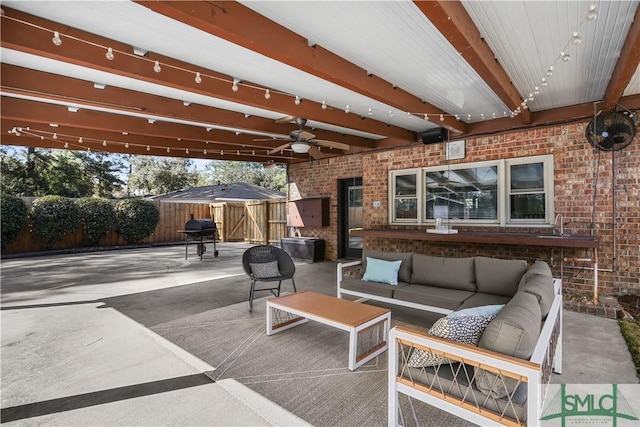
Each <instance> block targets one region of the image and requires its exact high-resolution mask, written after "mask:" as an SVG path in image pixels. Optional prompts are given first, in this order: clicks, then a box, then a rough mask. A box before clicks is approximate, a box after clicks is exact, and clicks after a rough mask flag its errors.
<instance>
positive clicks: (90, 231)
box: [76, 197, 115, 246]
mask: <svg viewBox="0 0 640 427" xmlns="http://www.w3.org/2000/svg"><path fill="white" fill-rule="evenodd" d="M76 204H77V205H78V219H79V220H80V223H81V224H82V238H83V240H84V244H85V245H86V246H98V245H99V244H100V240H102V238H103V237H104V236H106V235H107V233H108V232H109V230H111V229H112V228H113V226H114V224H115V211H114V209H113V205H112V204H111V202H109V200H107V199H104V198H98V197H83V198H81V199H78V200H76Z"/></svg>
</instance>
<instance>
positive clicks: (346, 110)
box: [344, 104, 351, 114]
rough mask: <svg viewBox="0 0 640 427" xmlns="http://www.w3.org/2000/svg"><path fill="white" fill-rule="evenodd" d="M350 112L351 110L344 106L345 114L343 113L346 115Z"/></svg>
mask: <svg viewBox="0 0 640 427" xmlns="http://www.w3.org/2000/svg"><path fill="white" fill-rule="evenodd" d="M350 111H351V110H350V109H349V104H347V106H346V107H345V109H344V112H345V113H347V114H349V112H350Z"/></svg>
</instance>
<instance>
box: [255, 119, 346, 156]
mask: <svg viewBox="0 0 640 427" xmlns="http://www.w3.org/2000/svg"><path fill="white" fill-rule="evenodd" d="M276 123H295V124H297V125H298V129H295V130H292V131H291V132H289V138H288V142H287V143H286V144H283V145H281V146H279V147H276V148H274V149H273V150H271V151H269V154H275V153H277V152H278V151H282V150H284V149H285V148H287V147H291V150H293V152H294V153H302V154H304V153H309V154H310V155H311V157H313V158H314V159H321V158H322V157H324V156H323V155H322V153H321V152H320V150H319V149H318V147H329V148H336V149H338V150H344V151H347V150H349V145H347V144H344V143H342V142H337V141H328V140H326V139H315V137H316V136H315V135H314V134H312V133H311V132H307V131H306V130H304V129H303V127H304V125H305V124H306V123H307V119H304V118H302V117H294V116H285V117H283V118H281V119H278V120H276ZM280 139H283V140H284V138H280ZM256 141H258V140H256Z"/></svg>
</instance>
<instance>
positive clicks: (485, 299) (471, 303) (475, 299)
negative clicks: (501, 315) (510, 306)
mask: <svg viewBox="0 0 640 427" xmlns="http://www.w3.org/2000/svg"><path fill="white" fill-rule="evenodd" d="M510 300H511V297H505V296H502V295H492V294H481V293H476V294H473V295H471V296H470V297H469V298H467V299H466V300H464V302H463V303H462V305H461V306H460V307H459V308H458V310H462V309H465V308H471V307H480V306H482V305H496V304H506V303H508V302H509V301H510Z"/></svg>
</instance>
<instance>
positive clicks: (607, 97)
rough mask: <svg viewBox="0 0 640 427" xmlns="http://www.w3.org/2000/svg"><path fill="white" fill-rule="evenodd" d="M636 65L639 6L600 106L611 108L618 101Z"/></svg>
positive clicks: (639, 41)
mask: <svg viewBox="0 0 640 427" xmlns="http://www.w3.org/2000/svg"><path fill="white" fill-rule="evenodd" d="M638 66H640V7H638V8H636V14H635V15H634V17H633V22H632V23H631V27H630V28H629V32H628V33H627V38H626V39H625V41H624V44H623V45H622V49H621V51H620V56H619V57H618V61H617V62H616V66H615V68H614V69H613V73H611V79H610V80H609V85H608V86H607V90H606V91H605V94H604V98H603V105H602V108H604V109H607V108H611V107H613V106H614V105H616V104H618V103H619V101H620V98H621V97H622V94H623V93H624V90H625V89H626V88H627V86H628V85H629V82H630V81H631V78H632V77H633V75H634V73H635V72H636V70H638Z"/></svg>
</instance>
